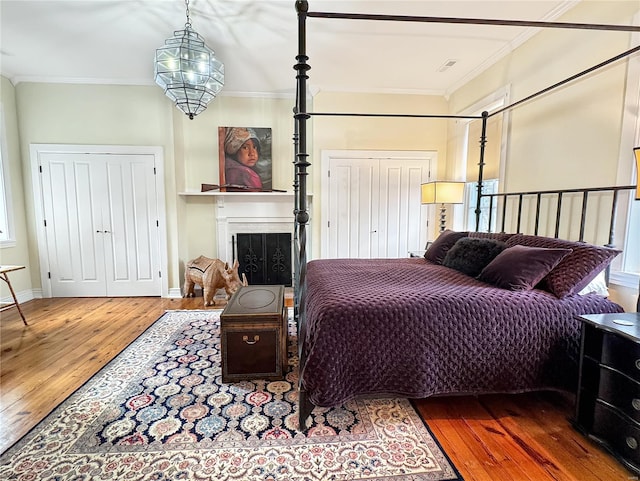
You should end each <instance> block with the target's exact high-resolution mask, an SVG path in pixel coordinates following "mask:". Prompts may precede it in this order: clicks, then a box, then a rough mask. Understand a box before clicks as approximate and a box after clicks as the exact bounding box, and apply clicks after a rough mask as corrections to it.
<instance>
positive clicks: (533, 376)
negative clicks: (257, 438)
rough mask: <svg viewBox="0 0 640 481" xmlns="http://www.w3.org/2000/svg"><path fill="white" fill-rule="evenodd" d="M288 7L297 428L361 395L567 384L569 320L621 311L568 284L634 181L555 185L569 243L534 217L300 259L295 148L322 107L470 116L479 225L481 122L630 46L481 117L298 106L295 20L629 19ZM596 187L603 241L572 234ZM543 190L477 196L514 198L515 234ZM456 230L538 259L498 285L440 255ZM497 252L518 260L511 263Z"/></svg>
mask: <svg viewBox="0 0 640 481" xmlns="http://www.w3.org/2000/svg"><path fill="white" fill-rule="evenodd" d="M296 8H297V11H298V55H297V56H296V60H297V63H296V65H295V66H294V69H295V70H296V79H297V89H296V90H297V99H296V106H295V110H294V118H295V133H294V146H295V181H294V190H295V199H296V200H295V232H294V243H295V246H294V251H295V257H296V262H295V281H294V289H295V294H294V311H295V313H294V315H295V317H296V320H297V322H298V326H299V332H298V340H299V354H300V376H299V379H300V381H299V382H300V386H299V387H300V389H299V395H300V399H299V417H300V428H301V429H305V428H306V424H305V423H306V420H307V418H308V416H309V415H310V413H311V411H312V409H313V406H314V405H317V406H324V407H329V406H335V405H338V404H340V403H342V402H345V401H346V400H348V399H351V398H353V397H356V396H362V395H380V394H396V395H402V396H406V397H425V396H430V395H438V394H462V393H486V392H522V391H527V390H537V389H548V388H567V387H568V386H570V385H571V384H572V382H574V381H575V376H574V375H575V372H574V371H572V370H571V369H569V370H567V371H564V370H563V369H558V366H563V367H564V366H570V365H571V363H573V364H575V358H576V354H577V343H578V336H579V322H578V321H577V320H576V319H575V317H576V316H577V315H579V314H582V313H586V312H589V313H601V312H620V311H621V310H622V308H621V307H620V306H618V305H617V304H615V303H613V302H610V301H609V300H607V299H606V298H604V297H602V296H598V295H592V294H587V295H578V292H579V291H580V290H581V289H583V288H585V287H586V286H587V284H589V281H591V280H592V279H593V278H594V277H596V275H597V274H598V273H600V271H602V270H603V269H604V268H605V267H606V266H607V265H608V264H609V263H610V262H611V260H612V259H613V258H614V257H615V256H616V255H617V254H618V253H619V252H620V251H617V250H615V249H613V246H612V239H613V237H612V236H613V229H614V226H615V220H614V219H615V211H616V205H617V198H618V192H620V191H622V190H629V189H632V188H634V187H633V186H623V187H607V188H598V189H571V190H567V191H557V192H555V191H554V192H555V193H557V194H558V195H559V197H558V201H557V212H558V214H557V216H558V217H559V216H560V211H561V208H562V205H561V199H562V194H563V193H567V192H571V193H574V192H578V191H579V192H581V193H582V195H583V211H582V219H581V228H580V239H578V241H576V242H571V241H562V240H558V239H554V238H547V237H539V236H538V235H537V233H538V223H539V216H538V215H536V220H535V233H534V235H518V234H516V235H509V234H499V233H498V234H491V233H478V232H476V233H467V232H464V233H452V232H450V231H448V232H446V233H445V234H447V236H449V237H450V239H446V237H447V236H441V237H442V239H441V238H438V240H437V241H436V242H435V243H434V246H436V247H437V248H441V249H442V250H441V251H439V252H435V250H434V249H433V248H434V246H431V248H430V249H429V250H428V251H427V254H426V255H425V259H422V258H417V259H416V258H407V259H367V260H358V259H349V260H345V259H341V260H335V259H333V260H331V259H326V260H316V261H311V262H307V250H306V249H307V224H308V222H309V212H308V209H307V207H308V206H307V176H308V168H309V167H310V166H311V163H310V162H309V154H308V153H307V141H308V132H307V121H308V120H309V119H310V118H311V117H312V116H320V115H325V116H379V117H402V118H406V117H415V118H447V119H466V120H469V119H472V120H475V119H478V120H481V121H482V134H481V139H480V159H479V163H478V184H477V195H476V209H475V215H476V231H478V230H479V222H480V214H481V209H480V205H481V200H482V198H483V197H487V195H485V194H483V192H482V187H483V167H484V150H485V144H486V140H487V139H486V125H487V120H488V119H489V118H490V117H491V116H493V115H497V114H499V113H501V112H503V111H505V110H507V109H510V108H513V107H515V106H517V105H519V104H521V103H523V102H527V101H529V100H532V99H533V98H535V97H537V96H538V95H542V94H544V93H546V92H548V91H550V90H553V89H555V88H557V87H559V86H561V85H564V84H566V83H568V82H571V81H572V80H575V79H577V78H579V77H582V76H584V75H587V74H588V73H590V72H592V71H594V70H597V69H598V68H601V67H603V66H606V65H608V64H610V63H613V62H616V61H617V60H620V59H622V58H625V57H627V56H629V55H631V54H633V53H636V52H638V51H640V46H639V47H635V48H632V49H630V50H628V51H626V52H624V53H622V54H620V55H618V56H616V57H614V58H612V59H610V60H608V61H606V62H602V63H601V64H599V65H597V66H594V67H592V68H590V69H587V70H585V71H583V72H580V73H579V74H576V75H574V76H572V77H570V78H568V79H566V80H564V81H562V82H558V83H556V84H554V85H552V86H550V87H548V88H546V89H544V90H542V91H540V92H537V93H536V94H533V95H531V96H529V97H527V98H525V99H522V100H520V101H518V102H516V103H514V104H511V105H509V106H507V107H504V108H502V109H500V110H499V111H496V112H491V113H489V112H483V113H482V115H481V116H454V115H429V114H425V115H415V114H408V115H405V114H372V113H326V112H309V111H307V105H306V95H305V94H306V91H307V83H306V82H307V79H308V76H307V72H308V70H309V69H310V67H309V65H308V64H307V60H308V57H307V55H306V20H307V18H311V17H314V18H340V19H355V20H360V19H366V20H381V21H410V22H439V23H483V24H488V25H527V26H534V27H551V28H575V29H585V28H587V29H601V30H619V31H640V27H628V26H616V25H593V24H570V23H548V22H522V21H502V20H478V19H451V18H440V17H438V18H434V17H404V16H399V15H363V14H341V13H326V12H309V10H308V3H307V2H306V1H297V2H296ZM605 190H606V191H610V192H612V193H613V207H612V209H611V221H610V223H609V224H610V231H609V244H608V246H605V247H598V246H595V245H590V244H586V243H584V242H582V241H583V232H584V224H585V216H586V202H587V198H588V195H589V192H592V191H599V192H600V191H605ZM548 193H550V192H547V191H544V192H519V193H514V194H505V193H501V194H493V195H491V196H488V197H489V201H490V203H491V205H493V204H492V203H493V202H494V198H498V199H500V198H502V197H504V196H509V195H515V196H516V198H518V199H519V209H518V214H517V215H518V221H517V222H518V230H516V232H520V230H519V229H520V213H521V212H520V211H521V210H522V202H523V199H524V198H526V197H528V196H530V195H533V196H534V197H535V198H537V202H538V206H537V212H539V208H540V199H541V196H542V195H547V194H548ZM505 199H506V197H505ZM502 205H503V206H506V205H507V202H506V201H505V200H503V201H502ZM490 210H491V209H490ZM506 218H507V213H506V212H503V213H502V221H503V228H504V219H506ZM489 225H491V224H489ZM556 237H557V231H556ZM463 238H465V239H475V240H476V241H479V240H483V241H484V242H487V243H491V242H494V243H495V244H496V245H498V247H499V249H502V252H501V253H500V254H498V255H497V257H495V260H498V259H499V257H500V255H502V254H504V253H506V252H509V254H514V253H524V254H526V255H527V256H534V255H536V256H537V255H540V256H541V257H540V259H539V264H540V265H541V266H542V267H544V269H541V271H540V272H535V273H531V274H532V275H531V277H530V278H527V279H523V278H522V277H521V274H522V272H515V273H514V272H509V273H508V274H510V275H511V278H510V280H509V282H511V283H509V282H506V284H505V275H506V274H505V272H498V273H497V274H495V273H494V274H495V275H497V277H495V276H494V277H491V276H490V275H487V276H485V277H484V278H482V274H481V275H480V279H478V278H476V277H475V276H473V277H471V276H469V275H466V274H465V273H462V272H460V271H459V270H456V269H452V268H450V267H447V265H446V261H447V253H448V251H449V250H450V249H452V247H453V245H457V244H456V242H457V241H460V240H461V239H463ZM467 242H469V241H467ZM445 247H446V248H445ZM430 257H431V258H430ZM527 259H531V257H528V258H527ZM518 261H519V262H521V261H522V258H520V259H519V260H518ZM443 262H444V263H445V264H444V265H443ZM507 262H511V264H509V265H511V266H513V265H518V264H517V263H516V264H514V263H513V262H514V261H513V259H509V261H507ZM486 267H488V266H487V265H485V266H484V268H486ZM524 270H525V271H526V270H527V269H524ZM527 272H528V271H527ZM542 272H544V274H541V273H542ZM482 273H484V269H483V270H482ZM514 275H515V279H514V278H513V277H514ZM541 287H544V289H543V288H541Z"/></svg>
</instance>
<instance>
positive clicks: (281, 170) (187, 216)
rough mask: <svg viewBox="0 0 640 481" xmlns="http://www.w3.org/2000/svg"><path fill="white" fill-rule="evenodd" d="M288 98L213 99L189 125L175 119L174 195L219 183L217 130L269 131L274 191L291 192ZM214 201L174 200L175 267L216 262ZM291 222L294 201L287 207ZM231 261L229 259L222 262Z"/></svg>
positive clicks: (180, 117) (186, 120)
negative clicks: (198, 260)
mask: <svg viewBox="0 0 640 481" xmlns="http://www.w3.org/2000/svg"><path fill="white" fill-rule="evenodd" d="M293 104H294V100H293V98H285V99H283V98H280V99H277V98H256V97H230V96H221V97H218V98H216V99H215V100H214V101H213V102H212V103H211V104H209V107H208V108H207V110H205V111H204V112H203V113H202V114H200V115H198V116H197V117H196V118H195V119H194V120H189V118H188V117H187V116H186V115H181V114H180V112H179V111H178V110H177V109H174V110H176V112H177V113H178V115H177V116H176V117H175V121H174V122H175V124H174V129H175V132H174V133H175V156H176V159H177V163H179V164H180V165H182V166H183V174H184V175H183V179H181V180H180V181H179V182H178V185H179V188H178V191H179V192H185V191H192V192H193V191H195V192H198V191H200V186H201V184H218V183H219V178H220V175H219V162H218V127H269V128H271V135H272V145H271V158H272V173H273V188H274V189H281V190H286V191H289V192H291V191H292V190H293V187H292V184H293ZM215 202H216V200H215V197H202V196H184V195H182V196H181V195H179V196H178V198H177V203H178V205H179V206H180V207H179V212H180V214H179V215H180V218H181V227H180V231H179V232H178V239H179V245H180V249H179V265H180V269H181V270H182V269H183V268H184V264H185V263H186V262H187V261H189V260H190V259H193V258H195V257H198V256H199V255H206V256H208V257H217V256H218V255H217V247H216V246H217V235H216V218H215ZM291 218H292V219H293V202H292V206H291ZM227 260H230V259H227Z"/></svg>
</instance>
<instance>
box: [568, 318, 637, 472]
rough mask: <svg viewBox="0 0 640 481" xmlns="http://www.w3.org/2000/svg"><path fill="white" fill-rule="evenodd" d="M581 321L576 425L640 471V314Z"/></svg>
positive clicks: (628, 466) (620, 459)
mask: <svg viewBox="0 0 640 481" xmlns="http://www.w3.org/2000/svg"><path fill="white" fill-rule="evenodd" d="M578 319H579V320H580V321H581V322H582V341H581V345H580V371H579V378H578V391H577V396H576V412H575V420H574V426H575V427H576V428H577V429H578V430H580V431H581V432H582V433H583V434H585V435H587V436H588V437H589V438H591V439H593V440H594V441H596V442H597V443H599V444H600V445H601V446H603V447H604V448H606V449H607V450H608V451H609V452H610V453H611V454H612V455H613V456H614V457H615V458H617V459H618V460H619V461H620V462H621V463H622V464H624V465H625V466H626V467H627V468H629V470H631V471H633V472H634V473H635V474H640V314H639V313H637V312H625V313H619V314H587V315H582V316H578Z"/></svg>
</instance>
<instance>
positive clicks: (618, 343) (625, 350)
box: [601, 333, 640, 381]
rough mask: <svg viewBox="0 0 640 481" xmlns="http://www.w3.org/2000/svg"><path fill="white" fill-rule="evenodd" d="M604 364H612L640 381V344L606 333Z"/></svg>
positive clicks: (603, 346)
mask: <svg viewBox="0 0 640 481" xmlns="http://www.w3.org/2000/svg"><path fill="white" fill-rule="evenodd" d="M601 363H602V364H606V365H607V366H611V367H612V368H614V369H617V370H618V371H620V372H623V373H625V374H626V375H628V376H630V377H631V378H633V379H635V380H636V381H640V344H636V343H632V342H629V341H628V340H627V339H624V338H623V337H621V336H616V335H615V334H610V333H605V334H604V336H603V339H602V359H601Z"/></svg>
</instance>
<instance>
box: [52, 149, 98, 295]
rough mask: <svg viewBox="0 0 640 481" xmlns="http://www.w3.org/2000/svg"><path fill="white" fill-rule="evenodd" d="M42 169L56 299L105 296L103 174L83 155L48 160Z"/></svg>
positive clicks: (59, 156) (56, 156) (53, 287)
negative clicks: (101, 209)
mask: <svg viewBox="0 0 640 481" xmlns="http://www.w3.org/2000/svg"><path fill="white" fill-rule="evenodd" d="M42 169H43V175H42V191H43V200H44V205H43V207H44V213H45V222H46V235H47V248H48V255H49V261H50V265H49V269H50V270H49V276H50V279H51V289H52V295H53V296H55V297H68V296H100V295H104V291H105V279H104V260H103V257H104V248H103V244H102V243H103V238H102V236H101V235H99V234H97V232H96V231H97V230H100V226H101V211H100V208H99V204H100V202H99V200H97V199H96V196H98V197H99V195H100V194H99V191H100V190H101V186H100V179H101V174H100V172H97V171H96V166H95V164H93V163H91V162H89V161H87V157H86V156H85V155H83V154H48V155H47V156H45V157H44V158H43V163H42ZM97 192H98V193H97Z"/></svg>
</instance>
